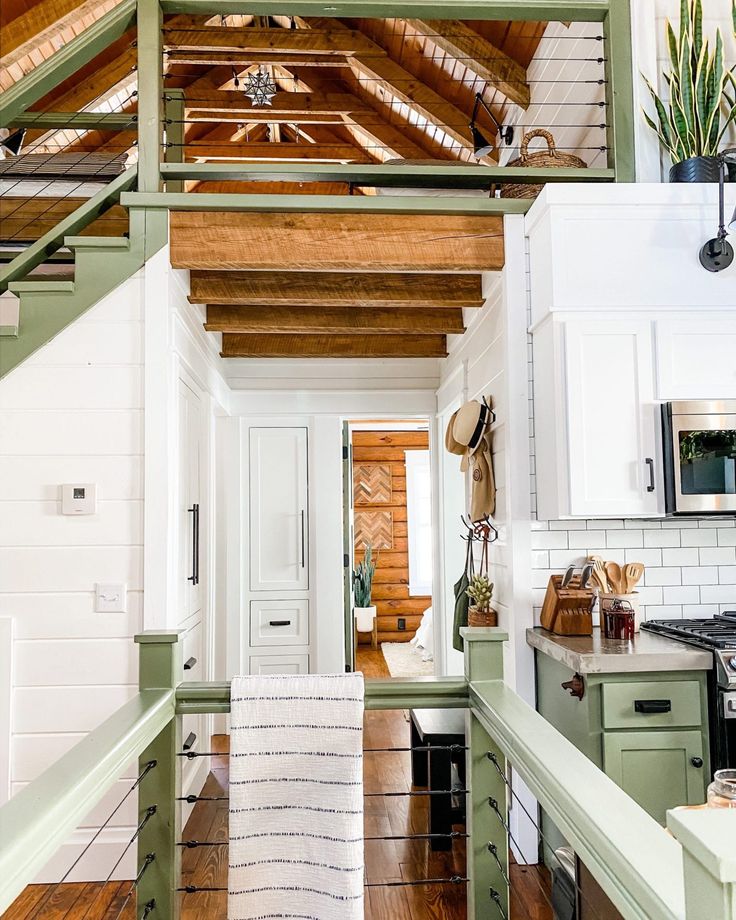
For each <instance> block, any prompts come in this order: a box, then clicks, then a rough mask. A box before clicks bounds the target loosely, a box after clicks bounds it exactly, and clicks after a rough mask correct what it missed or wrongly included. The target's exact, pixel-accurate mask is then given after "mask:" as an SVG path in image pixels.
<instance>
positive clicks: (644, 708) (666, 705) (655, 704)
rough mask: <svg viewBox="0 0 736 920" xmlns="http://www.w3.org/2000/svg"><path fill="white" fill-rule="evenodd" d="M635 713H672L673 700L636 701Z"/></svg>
mask: <svg viewBox="0 0 736 920" xmlns="http://www.w3.org/2000/svg"><path fill="white" fill-rule="evenodd" d="M634 712H641V713H643V714H644V715H654V714H655V713H661V712H672V700H634Z"/></svg>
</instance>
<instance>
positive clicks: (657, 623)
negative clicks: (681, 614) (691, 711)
mask: <svg viewBox="0 0 736 920" xmlns="http://www.w3.org/2000/svg"><path fill="white" fill-rule="evenodd" d="M642 629H648V630H650V631H651V632H656V633H659V634H660V635H664V636H667V637H669V638H670V639H679V640H680V641H681V642H688V643H689V644H690V645H697V646H698V647H699V648H710V649H713V655H714V659H715V666H716V672H717V674H716V676H717V679H718V683H719V684H720V685H721V686H722V687H724V688H729V689H734V688H736V611H728V612H726V613H718V614H716V615H715V616H714V617H713V618H712V619H710V618H709V619H707V620H647V622H646V623H642Z"/></svg>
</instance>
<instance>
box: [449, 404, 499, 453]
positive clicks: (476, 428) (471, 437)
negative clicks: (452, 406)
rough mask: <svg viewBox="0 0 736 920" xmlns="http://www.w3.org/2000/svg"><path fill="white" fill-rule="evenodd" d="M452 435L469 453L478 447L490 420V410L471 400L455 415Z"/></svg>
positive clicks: (484, 405)
mask: <svg viewBox="0 0 736 920" xmlns="http://www.w3.org/2000/svg"><path fill="white" fill-rule="evenodd" d="M454 418H455V421H454V424H453V426H452V434H453V437H454V439H455V440H456V441H457V443H458V444H463V445H464V446H465V448H466V450H467V451H468V452H469V453H471V454H472V453H474V452H475V451H476V450H477V449H478V447H479V446H480V443H481V440H482V438H483V432H484V431H485V430H486V428H487V427H488V423H489V422H490V420H491V410H490V409H489V407H488V406H487V405H486V404H485V403H481V402H478V400H477V399H471V400H470V401H469V402H466V403H465V404H464V405H463V406H460V408H459V409H458V410H457V412H456V413H455V416H454Z"/></svg>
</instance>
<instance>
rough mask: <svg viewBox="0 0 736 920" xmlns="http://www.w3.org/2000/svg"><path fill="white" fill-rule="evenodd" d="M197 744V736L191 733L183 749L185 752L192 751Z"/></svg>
mask: <svg viewBox="0 0 736 920" xmlns="http://www.w3.org/2000/svg"><path fill="white" fill-rule="evenodd" d="M196 743H197V736H196V735H195V734H194V732H189V734H188V735H187V740H186V741H185V742H184V744H182V746H181V749H182V750H183V751H191V749H192V748H193V747H194V745H195V744H196Z"/></svg>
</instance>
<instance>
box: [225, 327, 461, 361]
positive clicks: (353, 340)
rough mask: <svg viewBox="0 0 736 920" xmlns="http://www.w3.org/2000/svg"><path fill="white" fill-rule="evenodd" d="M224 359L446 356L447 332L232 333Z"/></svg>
mask: <svg viewBox="0 0 736 920" xmlns="http://www.w3.org/2000/svg"><path fill="white" fill-rule="evenodd" d="M221 355H222V357H223V358H291V357H298V358H444V357H446V356H447V340H446V339H445V336H444V335H288V334H287V335H267V334H264V335H260V334H256V335H237V334H236V335H233V334H230V333H225V334H224V335H223V337H222V352H221Z"/></svg>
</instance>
